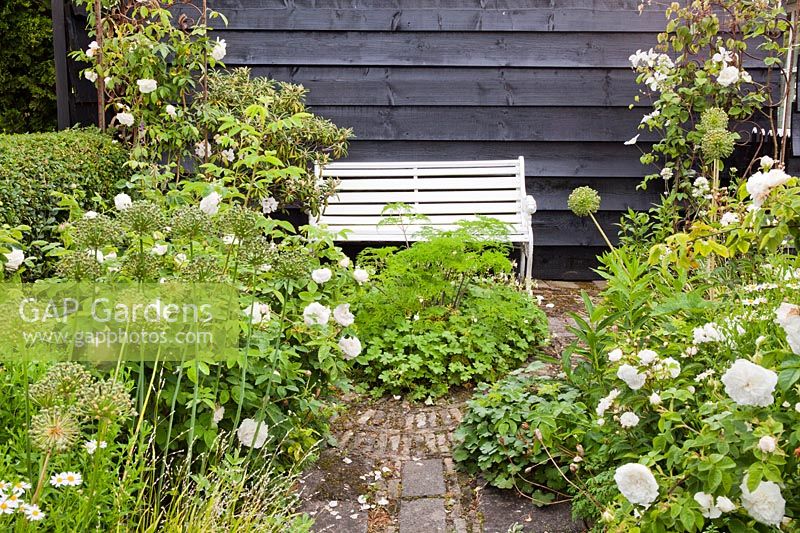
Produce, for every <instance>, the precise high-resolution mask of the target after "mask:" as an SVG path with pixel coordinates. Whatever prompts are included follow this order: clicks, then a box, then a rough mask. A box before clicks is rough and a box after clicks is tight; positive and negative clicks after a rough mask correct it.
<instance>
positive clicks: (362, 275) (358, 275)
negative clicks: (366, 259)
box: [353, 268, 369, 283]
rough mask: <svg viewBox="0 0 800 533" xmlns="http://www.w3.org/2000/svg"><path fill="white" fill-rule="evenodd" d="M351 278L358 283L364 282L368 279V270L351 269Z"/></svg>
mask: <svg viewBox="0 0 800 533" xmlns="http://www.w3.org/2000/svg"><path fill="white" fill-rule="evenodd" d="M353 278H354V279H355V280H356V281H357V282H359V283H366V282H367V281H368V280H369V272H367V271H366V270H364V269H363V268H357V269H355V270H354V271H353Z"/></svg>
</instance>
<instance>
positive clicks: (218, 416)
mask: <svg viewBox="0 0 800 533" xmlns="http://www.w3.org/2000/svg"><path fill="white" fill-rule="evenodd" d="M223 416H225V406H224V405H217V406H215V407H214V414H213V415H211V420H212V421H213V422H214V424H219V423H220V421H221V420H222V417H223ZM251 442H252V441H251Z"/></svg>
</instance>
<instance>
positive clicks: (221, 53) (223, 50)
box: [211, 38, 228, 61]
mask: <svg viewBox="0 0 800 533" xmlns="http://www.w3.org/2000/svg"><path fill="white" fill-rule="evenodd" d="M227 46H228V45H227V44H226V43H225V39H219V38H217V42H215V43H214V48H213V49H212V50H211V57H213V58H214V60H215V61H222V58H223V57H225V54H227V53H228V49H227Z"/></svg>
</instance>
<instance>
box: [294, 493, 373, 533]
mask: <svg viewBox="0 0 800 533" xmlns="http://www.w3.org/2000/svg"><path fill="white" fill-rule="evenodd" d="M331 504H335V506H333V507H332V506H331ZM301 510H302V511H303V512H306V513H308V514H309V515H311V516H312V517H314V526H313V527H312V531H314V532H316V533H367V528H368V522H369V513H368V512H367V511H362V510H361V504H359V503H358V502H345V501H313V500H312V501H307V502H305V503H304V505H303V507H302V509H301Z"/></svg>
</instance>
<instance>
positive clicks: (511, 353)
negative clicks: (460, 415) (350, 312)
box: [355, 220, 547, 399]
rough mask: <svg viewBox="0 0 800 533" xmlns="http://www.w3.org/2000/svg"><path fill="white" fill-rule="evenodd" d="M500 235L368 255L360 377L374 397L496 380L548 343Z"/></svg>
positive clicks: (463, 236)
mask: <svg viewBox="0 0 800 533" xmlns="http://www.w3.org/2000/svg"><path fill="white" fill-rule="evenodd" d="M502 231H503V225H502V224H501V223H499V222H496V221H490V220H485V221H482V222H479V223H477V224H474V223H466V224H464V225H463V226H462V228H461V229H458V230H455V231H447V232H434V231H429V232H428V235H427V238H426V240H424V241H419V242H416V243H414V244H413V245H412V246H411V247H409V248H407V249H404V250H400V251H396V250H395V249H393V248H383V249H373V250H365V251H364V252H362V254H361V256H360V258H359V260H360V261H361V262H362V263H363V264H364V265H368V266H370V267H371V268H374V269H375V270H376V272H377V274H376V277H375V279H376V282H375V284H374V286H373V287H372V288H371V289H370V290H368V291H366V292H365V293H364V295H363V296H362V297H361V298H360V300H359V302H358V322H359V331H360V332H361V335H362V338H363V339H365V340H366V343H367V345H366V350H365V353H364V354H363V355H362V356H361V357H359V358H358V359H357V360H356V367H355V368H356V370H357V372H358V374H359V376H360V379H362V380H363V381H364V382H365V383H367V384H369V385H370V386H371V387H372V391H373V393H375V394H382V393H386V392H390V393H393V394H398V393H407V394H408V395H409V396H410V397H411V398H415V399H419V398H424V397H426V396H432V397H435V396H440V395H442V394H445V393H446V392H447V390H448V388H449V387H450V386H454V385H462V384H466V383H477V382H481V381H493V380H495V379H497V378H499V377H501V376H502V375H503V374H504V373H505V372H507V371H509V370H510V369H512V368H513V367H514V366H515V365H516V364H518V363H520V362H522V361H525V360H526V359H527V358H528V357H530V356H531V355H533V354H534V353H535V351H536V348H537V347H538V346H540V345H541V344H543V343H544V341H545V338H546V331H547V329H546V320H545V318H544V314H543V313H542V312H541V310H540V309H539V308H538V306H537V305H536V303H535V302H534V301H533V299H532V298H531V297H529V296H528V295H527V294H526V293H524V292H522V291H520V290H519V289H518V288H517V287H515V286H514V285H513V283H511V282H510V275H511V268H512V264H511V262H510V261H509V260H508V257H507V252H508V245H507V244H505V243H504V242H503V241H502V240H497V235H498V232H499V233H500V234H502ZM487 235H488V236H487Z"/></svg>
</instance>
